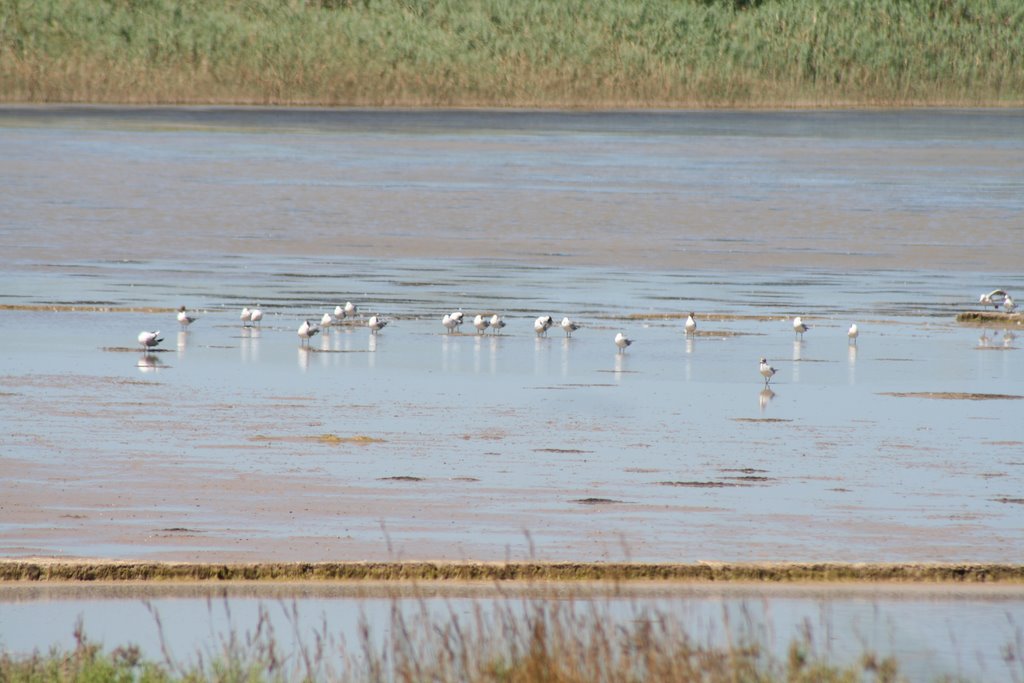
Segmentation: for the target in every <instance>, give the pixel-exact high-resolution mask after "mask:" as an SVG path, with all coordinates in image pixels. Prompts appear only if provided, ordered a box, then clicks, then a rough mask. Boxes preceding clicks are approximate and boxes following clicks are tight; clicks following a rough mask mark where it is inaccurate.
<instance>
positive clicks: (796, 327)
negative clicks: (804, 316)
mask: <svg viewBox="0 0 1024 683" xmlns="http://www.w3.org/2000/svg"><path fill="white" fill-rule="evenodd" d="M809 329H811V328H810V327H808V326H807V325H806V324H805V323H804V321H803V320H801V319H800V316H797V317H795V318H793V331H794V332H795V333H796V336H798V337H799V338H800V339H803V338H804V332H806V331H807V330H809Z"/></svg>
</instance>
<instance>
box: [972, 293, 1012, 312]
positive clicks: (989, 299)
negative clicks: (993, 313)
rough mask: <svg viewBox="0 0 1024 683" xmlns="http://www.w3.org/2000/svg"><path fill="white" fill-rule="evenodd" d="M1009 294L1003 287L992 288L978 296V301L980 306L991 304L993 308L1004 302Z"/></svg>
mask: <svg viewBox="0 0 1024 683" xmlns="http://www.w3.org/2000/svg"><path fill="white" fill-rule="evenodd" d="M1008 296H1009V294H1007V293H1006V290H1004V289H993V290H992V291H991V292H989V293H988V294H982V295H981V296H979V297H978V303H980V304H981V305H982V306H992V307H993V308H999V306H1000V305H1001V304H1003V303H1005V302H1006V297H1008Z"/></svg>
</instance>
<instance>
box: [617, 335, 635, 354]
mask: <svg viewBox="0 0 1024 683" xmlns="http://www.w3.org/2000/svg"><path fill="white" fill-rule="evenodd" d="M632 343H633V340H632V339H627V338H626V335H624V334H622V333H621V332H619V333H618V334H616V335H615V345H616V346H618V347H619V353H624V352H625V350H626V347H627V346H629V345H630V344H632Z"/></svg>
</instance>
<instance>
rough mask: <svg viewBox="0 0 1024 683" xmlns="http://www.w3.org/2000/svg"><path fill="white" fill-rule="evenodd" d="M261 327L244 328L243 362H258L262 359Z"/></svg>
mask: <svg viewBox="0 0 1024 683" xmlns="http://www.w3.org/2000/svg"><path fill="white" fill-rule="evenodd" d="M260 334H261V332H260V329H259V328H258V327H243V328H242V344H241V348H242V362H243V363H256V362H259V359H260Z"/></svg>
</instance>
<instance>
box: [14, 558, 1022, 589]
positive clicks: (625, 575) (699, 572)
mask: <svg viewBox="0 0 1024 683" xmlns="http://www.w3.org/2000/svg"><path fill="white" fill-rule="evenodd" d="M0 581H6V582H24V581H32V582H36V581H41V582H122V581H127V582H137V581H150V582H158V583H161V582H168V581H182V582H195V581H201V582H209V581H213V582H239V581H241V582H248V581H261V582H294V581H329V582H337V581H342V582H345V581H368V582H379V581H387V582H421V581H426V582H436V581H444V582H448V581H455V582H460V581H472V582H479V581H485V582H495V581H496V582H506V581H513V582H526V583H531V582H538V581H545V582H546V581H555V582H564V581H571V582H592V581H600V582H622V581H626V582H631V581H644V582H647V581H656V582H662V581H669V582H679V581H682V582H696V583H701V582H712V583H714V582H726V583H736V582H763V583H806V582H826V583H828V582H846V581H856V582H895V583H949V582H953V583H987V584H991V583H1011V584H1022V583H1024V565H999V564H970V563H965V564H937V563H931V564H928V563H926V564H871V563H828V562H818V563H740V564H730V563H722V562H702V563H696V564H626V563H575V562H541V563H531V562H516V563H507V562H490V563H482V562H455V563H451V562H440V563H435V562H313V563H309V562H296V563H242V564H238V563H228V564H219V563H217V564H195V563H176V562H158V563H148V562H147V563H141V562H107V561H74V562H68V561H60V560H53V559H49V560H31V559H28V560H0Z"/></svg>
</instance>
